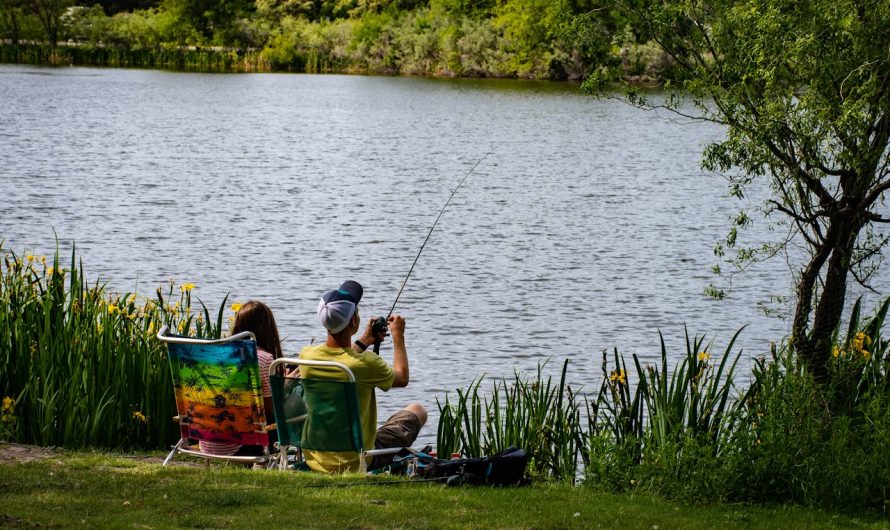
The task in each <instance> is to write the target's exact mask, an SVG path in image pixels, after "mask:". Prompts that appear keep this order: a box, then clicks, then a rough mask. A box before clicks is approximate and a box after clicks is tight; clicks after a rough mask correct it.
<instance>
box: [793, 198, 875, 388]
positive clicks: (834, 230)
mask: <svg viewBox="0 0 890 530" xmlns="http://www.w3.org/2000/svg"><path fill="white" fill-rule="evenodd" d="M861 228H862V224H861V222H857V221H855V220H854V218H853V216H852V215H851V214H850V213H849V212H847V213H845V214H839V215H836V216H833V217H832V220H831V226H830V228H829V230H828V237H827V239H828V242H827V245H830V246H826V247H825V249H826V250H827V252H819V253H817V254H816V256H814V257H813V259H812V260H810V263H809V265H808V266H807V269H806V270H805V271H804V274H803V276H802V278H801V283H800V286H799V289H798V296H799V298H798V301H797V309H796V311H795V316H794V324H793V325H794V328H793V331H792V343H793V345H794V347H795V348H796V350H797V352H798V354H799V355H800V357H801V359H802V360H803V361H804V362H806V363H807V366H808V367H809V369H810V370H811V373H812V374H813V377H814V378H815V379H816V381H817V382H819V383H826V382H827V381H828V360H829V359H830V358H831V348H832V346H833V344H832V336H833V335H834V331H835V329H837V326H838V324H839V323H840V321H841V316H842V315H843V310H844V301H845V298H846V295H847V276H848V275H849V272H850V266H851V257H852V253H853V246H854V245H855V243H856V239H857V238H858V237H859V231H860V230H861ZM829 256H830V257H829ZM826 258H829V259H828V268H827V270H826V271H825V286H824V288H823V289H822V293H821V295H820V296H819V302H818V303H817V305H816V314H815V317H814V318H813V328H812V330H811V331H809V333H808V332H807V327H808V326H807V324H808V321H809V315H810V313H811V312H812V304H813V297H814V295H815V289H814V288H815V280H816V279H817V278H818V274H819V272H820V271H821V269H822V267H823V266H824V265H825V261H826ZM814 273H815V275H814Z"/></svg>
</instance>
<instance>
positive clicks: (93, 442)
mask: <svg viewBox="0 0 890 530" xmlns="http://www.w3.org/2000/svg"><path fill="white" fill-rule="evenodd" d="M0 250H2V248H0ZM176 292H177V294H179V295H180V296H179V299H178V300H177V301H174V300H172V299H171V298H172V297H173V296H172V295H173V293H174V288H173V285H172V284H171V285H170V286H169V289H168V292H167V293H166V295H165V296H162V295H161V291H160V290H159V291H158V301H157V302H155V301H152V300H145V301H144V303H141V304H140V303H137V297H136V295H135V294H123V295H113V294H112V293H109V292H108V291H107V290H106V288H105V287H104V285H102V284H99V283H96V284H92V285H90V284H89V283H87V281H86V278H85V276H84V273H83V268H82V266H81V265H79V264H78V262H77V259H76V254H75V253H74V250H72V253H71V258H70V261H69V262H68V264H67V266H65V268H62V263H60V257H59V255H58V254H57V255H56V256H55V257H54V258H53V260H52V261H50V262H47V261H46V260H45V258H40V257H35V256H24V257H19V256H17V255H15V254H13V253H9V252H6V253H5V254H4V255H3V261H2V262H0V397H2V398H3V410H2V418H0V439H4V440H10V439H11V440H15V441H18V442H23V443H34V444H39V445H57V446H66V447H87V446H91V447H124V448H157V447H164V446H166V445H167V444H168V443H170V442H171V441H173V438H174V436H175V434H176V432H174V431H176V426H175V424H174V423H173V422H171V421H170V418H172V417H173V415H174V414H175V413H176V407H175V403H174V399H173V386H172V385H173V383H172V380H171V376H170V368H169V366H168V364H167V359H166V348H165V347H164V345H163V344H162V343H161V342H160V341H158V340H157V339H156V338H155V334H156V333H157V331H158V330H159V329H160V327H161V326H162V325H163V324H164V323H167V324H170V325H172V326H173V327H174V328H175V329H178V330H179V331H180V333H186V334H187V333H193V334H197V335H200V336H208V337H214V336H217V337H218V336H219V333H220V329H221V324H222V322H221V315H219V316H218V317H217V319H216V321H215V323H214V322H213V321H211V320H210V319H209V311H208V310H207V309H206V308H203V311H202V313H203V314H202V313H193V312H192V298H191V292H190V288H189V287H187V286H183V288H180V289H178V290H176ZM202 307H203V304H202Z"/></svg>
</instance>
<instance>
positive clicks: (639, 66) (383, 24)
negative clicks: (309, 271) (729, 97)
mask: <svg viewBox="0 0 890 530" xmlns="http://www.w3.org/2000/svg"><path fill="white" fill-rule="evenodd" d="M33 4H34V5H38V3H37V2H34V3H33ZM39 5H40V6H44V5H47V6H53V7H55V9H54V10H52V11H51V12H49V13H46V12H42V11H41V10H40V9H39V8H36V7H29V6H32V2H30V1H25V0H0V62H4V63H19V64H34V65H59V66H62V65H65V66H67V65H77V66H104V67H131V68H164V69H174V70H182V71H205V72H300V73H347V74H372V75H405V76H423V77H469V78H480V77H483V78H484V77H491V78H515V79H540V80H560V81H565V80H569V81H578V82H580V81H582V80H584V79H586V78H588V77H589V76H590V75H591V74H592V73H594V72H596V73H598V74H600V75H603V76H606V77H608V78H610V79H612V80H614V81H625V82H629V83H633V84H642V85H647V84H650V85H651V84H657V83H659V82H661V81H662V80H665V79H671V78H672V76H673V75H674V68H673V65H672V64H671V61H670V59H669V58H668V56H667V54H666V53H664V52H663V51H661V50H660V49H659V48H658V46H657V45H656V44H654V43H652V42H646V41H644V40H643V37H642V36H641V34H640V33H639V32H637V31H635V30H634V29H633V28H631V27H630V26H629V25H628V24H627V21H626V19H625V18H624V17H623V16H622V15H620V14H619V13H618V11H617V10H615V9H606V8H604V7H602V6H599V5H598V4H596V5H595V3H590V2H585V1H580V2H579V1H566V0H561V1H557V2H540V1H536V0H509V1H500V2H462V1H457V0H432V1H430V2H413V1H405V2H386V1H371V0H358V1H354V2H350V1H348V0H345V1H343V0H341V1H339V2H328V1H315V2H299V1H289V0H284V1H281V0H259V1H257V2H252V1H249V2H248V1H244V0H241V1H236V2H231V3H225V4H219V5H216V4H213V5H210V4H208V5H204V4H202V3H200V2H198V1H197V0H161V1H159V2H157V1H155V2H151V1H149V2H130V3H128V2H126V1H120V2H114V1H111V0H101V1H100V4H96V5H92V6H89V5H73V4H72V3H71V2H70V1H68V0H46V2H41V3H39ZM136 6H147V7H144V8H141V9H140V8H136ZM4 8H5V9H4Z"/></svg>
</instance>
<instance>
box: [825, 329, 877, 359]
mask: <svg viewBox="0 0 890 530" xmlns="http://www.w3.org/2000/svg"><path fill="white" fill-rule="evenodd" d="M871 346H872V338H871V337H869V336H868V335H866V334H865V333H863V332H862V331H858V332H856V335H854V336H853V338H852V339H851V340H850V341H848V342H847V344H846V345H844V346H840V345H837V344H835V345H834V347H833V348H832V349H831V355H833V356H834V358H836V359H839V358H844V357H848V356H852V357H861V358H862V359H863V360H865V361H868V360H869V359H871V353H872V352H871V350H870V348H871Z"/></svg>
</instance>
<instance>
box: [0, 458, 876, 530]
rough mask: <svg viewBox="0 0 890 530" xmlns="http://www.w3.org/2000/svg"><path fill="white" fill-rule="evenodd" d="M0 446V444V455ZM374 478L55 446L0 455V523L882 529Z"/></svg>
mask: <svg viewBox="0 0 890 530" xmlns="http://www.w3.org/2000/svg"><path fill="white" fill-rule="evenodd" d="M2 448H3V446H2V444H0V451H2ZM369 480H370V481H378V482H379V481H381V480H384V479H381V478H371V479H366V478H363V477H360V476H357V475H346V476H341V477H329V476H321V475H316V474H311V473H296V472H287V473H281V472H278V471H250V470H243V469H240V468H235V467H232V466H216V465H214V466H211V467H204V466H203V465H202V466H172V467H167V468H164V467H161V466H160V465H159V464H156V463H146V462H145V461H144V459H141V458H138V457H132V456H130V457H128V456H126V455H120V454H106V453H95V452H94V453H76V452H63V453H58V454H56V455H54V456H51V457H49V458H45V459H43V460H37V461H33V462H29V463H25V464H17V463H8V462H7V463H0V526H2V527H12V528H30V527H35V526H41V527H65V528H67V527H73V526H86V527H102V528H250V527H263V528H293V527H297V526H301V527H307V528H619V529H620V528H640V529H659V530H666V529H671V528H684V529H696V528H727V529H731V528H764V529H768V528H795V529H796V528H887V527H888V523H887V521H886V520H880V519H877V518H856V517H849V516H844V515H836V514H831V513H826V512H821V511H817V510H810V509H805V508H799V507H787V506H775V507H751V506H745V505H715V504H707V499H702V504H699V505H685V504H678V503H675V502H671V501H667V500H663V499H659V498H655V497H650V496H646V495H637V494H633V493H630V494H624V495H614V494H607V493H599V492H595V491H593V490H590V489H587V488H580V487H572V486H569V485H566V484H537V485H533V486H530V487H524V488H487V487H468V486H465V487H446V486H443V485H441V484H431V483H407V484H406V483H401V482H395V483H392V484H389V485H380V484H363V482H367V481H369Z"/></svg>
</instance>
